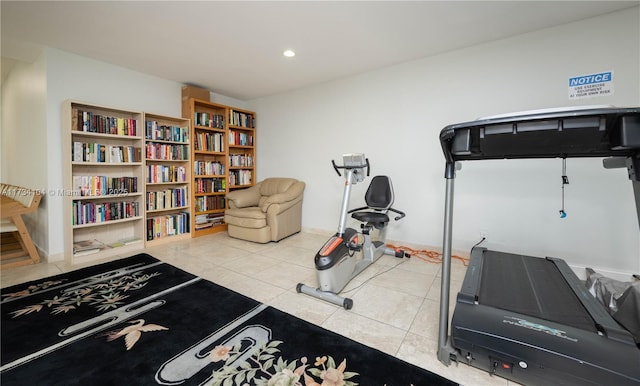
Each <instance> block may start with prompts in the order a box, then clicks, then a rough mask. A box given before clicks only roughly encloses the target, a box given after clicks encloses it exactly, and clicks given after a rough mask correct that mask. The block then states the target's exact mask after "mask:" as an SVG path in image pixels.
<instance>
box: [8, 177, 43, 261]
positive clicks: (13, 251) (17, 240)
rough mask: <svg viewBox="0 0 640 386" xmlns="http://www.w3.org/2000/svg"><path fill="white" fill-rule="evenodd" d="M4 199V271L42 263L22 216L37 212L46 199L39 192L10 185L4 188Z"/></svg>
mask: <svg viewBox="0 0 640 386" xmlns="http://www.w3.org/2000/svg"><path fill="white" fill-rule="evenodd" d="M0 195H1V198H2V200H1V201H0V214H1V216H2V223H1V226H0V228H1V231H2V239H1V241H0V242H1V244H0V260H1V262H2V264H0V269H3V268H13V267H19V266H22V265H28V264H35V263H38V262H39V261H40V255H38V251H37V250H36V246H35V245H34V244H33V240H32V239H31V236H30V235H29V231H28V230H27V227H26V226H25V224H24V221H23V220H22V215H23V214H25V213H31V212H34V211H36V210H37V209H38V205H40V200H41V199H42V195H41V194H40V192H38V191H36V190H32V189H27V188H22V187H19V186H15V185H9V184H0Z"/></svg>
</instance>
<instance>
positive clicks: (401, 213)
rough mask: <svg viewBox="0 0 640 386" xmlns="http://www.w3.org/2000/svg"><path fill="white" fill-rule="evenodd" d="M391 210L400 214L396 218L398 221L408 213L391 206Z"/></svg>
mask: <svg viewBox="0 0 640 386" xmlns="http://www.w3.org/2000/svg"><path fill="white" fill-rule="evenodd" d="M389 210H390V211H392V212H394V213H397V214H399V215H400V216H396V217H395V218H394V220H395V221H398V220H400V219H401V218H403V217H404V216H406V214H405V213H404V212H403V211H400V210H397V209H394V208H389Z"/></svg>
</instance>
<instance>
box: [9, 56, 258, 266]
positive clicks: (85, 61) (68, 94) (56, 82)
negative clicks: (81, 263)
mask: <svg viewBox="0 0 640 386" xmlns="http://www.w3.org/2000/svg"><path fill="white" fill-rule="evenodd" d="M181 89H182V84H180V83H177V82H173V81H168V80H165V79H161V78H157V77H153V76H150V75H146V74H142V73H139V72H135V71H132V70H129V69H126V68H122V67H118V66H114V65H111V64H108V63H104V62H99V61H96V60H93V59H89V58H85V57H81V56H78V55H75V54H70V53H67V52H64V51H60V50H57V49H52V48H47V49H45V50H44V51H43V53H42V55H41V56H40V57H39V59H38V60H37V61H36V62H34V63H23V64H18V65H16V67H15V68H14V69H12V71H11V73H10V74H9V75H8V77H7V79H6V80H5V81H3V84H2V97H3V99H2V131H1V133H2V181H3V182H9V183H14V184H17V185H23V186H29V187H33V188H37V189H42V190H43V191H46V192H47V193H48V194H47V195H46V196H45V198H44V200H43V201H42V204H41V209H40V210H39V211H38V217H37V223H38V224H28V225H31V226H30V229H31V230H32V232H31V234H32V237H33V238H34V242H35V243H36V245H38V247H39V248H40V249H41V250H42V252H43V253H44V255H45V257H46V258H47V259H48V260H49V261H60V260H63V259H64V231H65V229H66V226H65V224H64V222H63V218H64V216H63V213H62V210H63V209H62V208H63V197H62V196H57V195H56V192H61V191H62V188H63V176H62V173H63V162H62V161H63V157H65V155H63V154H62V153H61V149H62V138H63V136H62V133H63V132H64V131H63V130H65V128H63V127H62V106H63V103H64V102H65V101H66V100H69V99H71V100H74V101H80V102H86V103H89V104H96V105H102V106H109V107H114V108H121V109H126V110H136V111H144V112H148V113H155V114H161V115H168V116H176V117H179V116H180V115H181ZM211 100H212V101H216V102H218V103H223V104H228V105H231V106H237V107H240V108H245V107H246V103H245V102H243V101H239V100H237V99H234V98H230V97H226V96H224V95H219V94H215V93H211ZM25 154H29V156H28V157H24V155H25ZM34 221H35V220H34Z"/></svg>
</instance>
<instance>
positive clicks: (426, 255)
mask: <svg viewBox="0 0 640 386" xmlns="http://www.w3.org/2000/svg"><path fill="white" fill-rule="evenodd" d="M486 239H487V238H486V237H483V238H482V239H481V240H480V241H478V242H477V243H475V244H474V245H473V247H471V249H473V248H475V247H477V246H478V245H480V244H482V243H483V242H484V241H485V240H486ZM387 247H389V248H392V249H396V250H397V249H402V250H403V251H405V252H409V254H410V255H411V257H417V258H418V259H420V260H422V261H426V262H427V263H433V264H440V263H442V253H441V252H437V251H430V250H428V249H413V248H409V247H405V246H395V245H393V244H387ZM451 258H452V259H456V260H460V261H461V262H462V264H463V265H464V266H465V267H467V266H468V265H469V259H467V258H464V257H461V256H457V255H452V256H451ZM407 260H408V258H407V259H404V258H403V259H402V261H401V262H400V263H398V264H396V265H394V266H391V267H389V268H388V269H385V270H384V271H381V272H378V273H376V274H375V275H373V276H371V277H370V278H368V279H367V280H365V281H363V282H362V283H360V284H358V285H357V286H355V287H353V288H351V289H349V290H347V291H342V292H341V294H346V293H349V292H352V291H355V290H357V289H358V288H360V287H362V286H363V285H365V284H367V283H368V282H369V281H371V280H372V279H375V278H376V277H378V276H380V275H382V274H385V273H387V272H389V271H391V270H393V269H395V268H397V267H398V266H400V265H402V264H404V263H405V261H407Z"/></svg>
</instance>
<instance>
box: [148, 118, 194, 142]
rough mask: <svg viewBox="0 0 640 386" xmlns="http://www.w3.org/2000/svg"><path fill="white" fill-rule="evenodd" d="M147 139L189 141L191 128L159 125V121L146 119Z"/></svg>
mask: <svg viewBox="0 0 640 386" xmlns="http://www.w3.org/2000/svg"><path fill="white" fill-rule="evenodd" d="M144 137H145V138H146V139H151V140H158V141H172V142H189V128H187V127H178V126H167V125H159V124H158V122H157V121H146V125H145V131H144Z"/></svg>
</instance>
